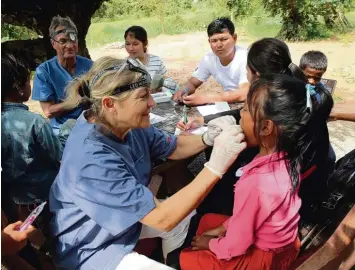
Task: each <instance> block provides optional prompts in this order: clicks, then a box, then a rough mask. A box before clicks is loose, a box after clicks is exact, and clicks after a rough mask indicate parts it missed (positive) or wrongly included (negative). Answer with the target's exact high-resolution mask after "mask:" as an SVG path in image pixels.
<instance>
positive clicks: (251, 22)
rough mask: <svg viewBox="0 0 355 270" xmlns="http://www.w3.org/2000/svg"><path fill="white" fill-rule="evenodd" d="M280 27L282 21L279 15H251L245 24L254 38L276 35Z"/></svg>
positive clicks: (247, 31)
mask: <svg viewBox="0 0 355 270" xmlns="http://www.w3.org/2000/svg"><path fill="white" fill-rule="evenodd" d="M280 29H281V22H280V19H279V18H277V17H275V18H271V17H250V18H248V19H247V23H246V25H245V31H246V33H247V35H248V36H250V37H251V38H254V39H259V38H264V37H276V35H277V34H278V32H279V31H280Z"/></svg>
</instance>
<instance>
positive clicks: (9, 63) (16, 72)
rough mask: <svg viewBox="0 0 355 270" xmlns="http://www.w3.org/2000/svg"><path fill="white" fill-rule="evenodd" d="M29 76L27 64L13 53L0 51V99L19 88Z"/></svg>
mask: <svg viewBox="0 0 355 270" xmlns="http://www.w3.org/2000/svg"><path fill="white" fill-rule="evenodd" d="M29 76H30V70H29V69H28V65H27V64H26V63H25V62H24V61H23V60H22V59H21V57H19V56H18V55H15V54H13V53H9V52H5V50H3V51H2V52H1V99H4V98H7V97H8V96H9V95H10V94H11V92H13V91H17V92H18V91H19V90H21V89H22V88H23V87H24V86H25V84H26V82H27V81H28V79H29Z"/></svg>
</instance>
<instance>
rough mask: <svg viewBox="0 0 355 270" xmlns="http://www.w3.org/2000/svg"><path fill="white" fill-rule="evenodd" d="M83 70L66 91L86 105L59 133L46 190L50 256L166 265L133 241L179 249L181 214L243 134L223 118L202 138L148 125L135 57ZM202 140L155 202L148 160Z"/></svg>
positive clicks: (83, 264) (184, 222)
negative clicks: (202, 157)
mask: <svg viewBox="0 0 355 270" xmlns="http://www.w3.org/2000/svg"><path fill="white" fill-rule="evenodd" d="M92 73H93V72H89V73H88V74H89V75H84V76H83V77H81V78H78V79H76V80H75V81H74V82H73V83H72V84H71V85H70V86H69V88H68V91H69V96H70V97H71V99H72V100H73V97H74V96H75V94H76V96H77V100H82V98H84V99H87V101H89V102H90V103H91V107H90V109H89V110H87V111H84V112H83V114H82V115H81V116H80V117H79V119H78V120H77V123H76V125H75V127H74V128H73V130H72V132H71V134H70V135H69V138H68V140H67V143H66V146H65V149H64V153H63V159H62V164H61V168H60V171H59V174H58V176H57V178H56V180H55V182H54V184H53V185H52V188H51V192H50V209H51V211H52V213H53V214H54V218H53V220H52V222H51V229H52V234H53V235H52V236H53V240H54V241H53V243H54V252H53V254H54V260H55V262H56V264H57V267H58V268H66V269H118V270H120V269H132V270H133V269H171V268H170V267H168V266H166V265H163V264H159V263H157V262H155V261H153V260H151V259H149V258H147V257H145V256H143V255H139V254H137V253H136V252H134V251H133V249H134V247H135V245H136V243H137V241H138V239H142V238H149V237H161V238H162V239H163V253H164V256H165V257H166V255H167V254H168V253H169V252H171V251H172V250H174V249H176V248H178V247H180V246H181V245H182V243H183V241H184V238H185V237H186V234H187V228H188V225H189V218H190V217H191V212H192V211H193V210H194V209H195V208H196V207H197V206H198V204H199V203H200V202H201V201H202V200H203V198H204V197H205V196H206V194H207V193H208V192H209V191H210V190H211V189H212V187H213V186H214V185H215V184H216V183H217V182H218V181H219V179H220V178H221V177H222V175H223V174H224V173H225V172H226V170H227V169H228V167H229V166H230V164H231V163H232V162H233V161H234V160H235V158H236V157H237V155H238V154H239V153H240V152H241V151H242V150H243V149H244V148H245V147H246V144H245V142H242V141H243V140H244V135H243V134H242V133H241V129H240V127H239V126H236V125H235V121H233V117H229V116H227V117H225V118H219V120H217V121H215V122H213V123H212V124H210V125H209V127H208V131H207V132H206V133H205V134H203V135H202V136H197V135H196V136H180V137H175V136H172V135H168V134H166V133H164V132H163V131H161V130H159V129H157V128H155V127H153V126H151V125H150V120H149V113H150V110H151V108H152V107H153V106H154V105H155V104H154V100H153V98H152V96H151V94H150V82H151V79H150V76H149V73H148V72H147V71H146V70H145V68H144V67H143V66H142V65H141V64H140V63H139V62H138V61H136V60H133V59H128V60H127V61H125V62H124V63H123V64H122V63H121V64H119V65H115V66H112V65H107V66H106V67H105V68H104V69H101V70H100V71H98V72H96V73H95V72H94V74H95V75H94V76H93V75H90V74H92ZM73 93H74V94H73ZM221 130H223V131H222V132H220V131H221ZM219 133H220V135H218V136H217V134H219ZM212 145H215V146H214V148H213V151H212V155H211V159H210V160H209V162H207V163H206V164H205V168H204V169H203V170H202V171H201V173H200V174H199V175H198V176H197V177H196V178H195V179H194V180H193V181H192V182H191V183H190V184H189V185H187V186H186V187H184V188H183V189H182V190H180V191H179V192H177V193H176V194H174V195H173V196H172V197H170V198H168V199H166V200H165V201H163V202H160V201H158V200H157V199H156V198H155V197H154V196H153V194H152V193H151V191H150V190H149V189H148V188H147V186H148V184H149V182H150V178H151V171H152V167H151V164H152V162H153V161H154V160H155V159H158V158H169V159H175V160H176V159H184V158H187V157H189V156H192V155H194V154H196V153H198V152H200V151H202V150H203V149H205V148H206V147H208V146H212Z"/></svg>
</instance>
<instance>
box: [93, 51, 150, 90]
mask: <svg viewBox="0 0 355 270" xmlns="http://www.w3.org/2000/svg"><path fill="white" fill-rule="evenodd" d="M125 69H128V70H130V71H135V72H139V73H141V74H142V77H141V78H140V79H139V80H138V81H137V82H133V83H130V84H126V85H122V86H119V87H117V88H115V90H114V91H113V93H112V95H117V94H119V93H122V92H126V91H130V90H134V89H137V88H140V87H144V86H146V87H149V86H150V84H151V81H152V80H151V77H150V75H149V73H148V71H147V70H146V69H145V67H144V66H143V64H142V63H141V62H140V61H138V60H136V59H132V58H128V59H127V60H126V62H125V63H123V64H122V65H117V66H113V67H110V68H107V69H104V70H101V71H100V72H99V73H97V74H96V75H95V77H94V78H93V80H92V81H91V85H90V88H91V87H93V86H94V85H95V83H97V81H98V80H99V79H100V78H101V77H102V75H103V74H105V73H106V72H108V71H112V70H117V72H118V73H119V72H121V71H122V70H125Z"/></svg>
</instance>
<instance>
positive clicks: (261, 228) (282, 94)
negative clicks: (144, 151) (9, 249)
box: [180, 75, 332, 270]
mask: <svg viewBox="0 0 355 270" xmlns="http://www.w3.org/2000/svg"><path fill="white" fill-rule="evenodd" d="M330 99H331V96H330V94H329V92H328V91H327V90H326V89H324V88H323V87H321V86H319V87H318V86H311V85H310V84H307V85H306V84H305V83H304V82H303V81H300V80H298V79H295V78H292V77H290V76H287V75H262V76H261V77H260V78H259V79H258V80H257V81H255V82H254V83H253V84H252V85H251V87H250V90H249V94H248V98H247V102H246V106H245V107H244V109H243V110H242V111H241V121H240V125H241V127H242V129H243V131H244V134H245V138H246V142H247V144H248V146H259V148H260V152H259V154H258V155H257V156H256V157H255V159H254V160H253V161H252V162H251V163H249V164H248V165H246V166H244V167H243V168H241V169H240V170H238V171H237V174H239V175H241V177H240V179H239V181H238V182H237V183H236V184H235V197H234V208H233V215H232V216H231V217H227V216H222V215H216V214H207V215H205V216H204V217H202V219H201V221H200V225H199V228H198V231H197V236H196V237H195V238H194V240H193V241H192V248H188V249H185V250H183V251H182V253H181V255H180V265H181V269H182V270H190V269H191V270H199V269H213V270H217V269H221V270H222V269H223V270H228V269H234V270H236V269H243V270H244V269H250V270H257V269H282V270H283V269H288V268H289V266H290V265H291V263H292V262H293V261H294V260H295V259H296V257H297V255H298V252H299V248H300V242H299V239H298V237H297V234H298V221H299V218H300V217H299V213H298V212H299V209H300V207H301V199H300V198H299V196H298V188H299V184H300V172H299V171H300V168H301V167H302V165H303V163H302V162H303V160H302V154H303V153H304V152H305V151H306V150H307V149H308V147H309V145H310V144H311V142H312V140H313V139H314V134H315V132H316V131H315V128H314V126H316V125H313V124H314V122H315V121H325V120H326V119H327V118H328V116H329V113H330V110H331V104H332V103H331V102H330Z"/></svg>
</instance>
